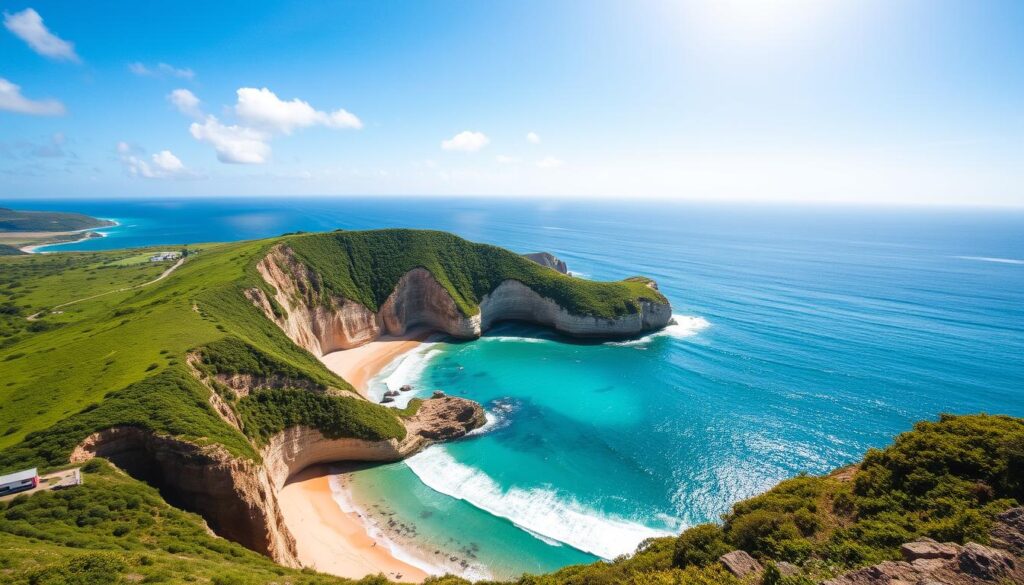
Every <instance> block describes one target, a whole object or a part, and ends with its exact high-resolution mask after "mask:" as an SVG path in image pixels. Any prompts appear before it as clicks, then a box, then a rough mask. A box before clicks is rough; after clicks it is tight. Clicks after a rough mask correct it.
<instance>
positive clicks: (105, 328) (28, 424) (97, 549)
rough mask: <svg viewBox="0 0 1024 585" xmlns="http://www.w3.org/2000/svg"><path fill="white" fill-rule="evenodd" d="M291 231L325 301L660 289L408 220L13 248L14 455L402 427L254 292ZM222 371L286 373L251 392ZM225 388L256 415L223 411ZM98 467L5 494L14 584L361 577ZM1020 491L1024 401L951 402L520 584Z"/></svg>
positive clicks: (586, 304) (796, 545) (642, 571)
mask: <svg viewBox="0 0 1024 585" xmlns="http://www.w3.org/2000/svg"><path fill="white" fill-rule="evenodd" d="M275 246H287V247H288V248H290V249H291V250H292V252H293V254H294V255H295V257H296V258H298V259H300V260H302V261H303V262H304V263H306V264H307V266H308V267H309V268H310V269H311V270H313V271H314V272H315V273H316V275H317V278H316V279H315V281H316V282H317V283H318V284H317V286H318V287H319V288H318V290H317V293H318V295H319V298H320V299H321V302H323V303H330V302H331V298H332V297H335V296H343V297H346V298H350V299H353V300H356V301H358V302H361V303H363V304H365V305H366V306H367V307H369V308H371V309H376V308H377V307H379V306H380V304H381V303H382V302H383V301H384V299H385V298H386V297H387V295H388V294H389V293H390V291H391V290H392V289H393V288H394V286H395V284H396V283H397V281H398V279H399V278H401V276H402V275H403V274H404V273H405V272H407V271H408V270H409V269H411V268H414V267H423V268H426V269H427V270H429V271H430V272H431V273H432V274H434V276H435V277H436V278H437V280H438V281H439V282H440V283H441V285H442V286H443V287H445V289H446V290H448V291H449V292H450V293H451V294H452V297H453V298H454V299H455V300H456V303H457V305H458V306H459V308H460V310H462V311H463V312H464V313H465V314H467V315H471V314H474V313H475V312H476V311H478V309H479V303H480V301H481V299H482V297H483V295H484V294H486V293H487V292H489V291H490V290H493V288H494V287H495V286H497V284H498V283H499V282H501V280H504V279H506V278H515V279H518V280H520V281H522V282H524V283H526V284H528V285H529V286H531V287H533V288H534V289H535V290H537V291H538V292H540V293H541V294H543V295H544V296H547V297H549V298H553V299H556V300H558V301H559V302H560V303H561V304H562V305H563V306H565V307H566V308H568V309H569V310H570V311H572V312H575V313H577V314H590V315H596V316H617V315H622V314H627V313H630V312H632V311H635V310H636V309H637V306H638V304H639V302H640V301H641V300H642V299H661V298H663V297H661V295H660V293H658V292H657V291H656V290H654V289H652V288H651V287H649V286H648V281H646V280H645V279H643V278H631V279H627V280H625V281H619V282H613V283H597V282H590V281H585V280H580V279H574V278H572V277H568V276H565V275H561V274H559V273H557V272H556V271H554V270H550V269H547V268H543V267H541V266H538V265H536V264H534V263H532V262H530V261H529V260H526V259H524V258H522V257H520V256H518V255H516V254H514V253H512V252H508V251H506V250H502V249H500V248H496V247H494V246H486V245H482V244H474V243H471V242H467V241H466V240H462V239H461V238H457V237H455V236H452V235H450V234H445V233H441V232H427V231H412V230H378V231H369V232H331V233H327V234H295V235H289V236H282V237H279V238H272V239H268V240H260V241H252V242H238V243H230V244H206V245H199V246H191V247H189V255H188V256H187V258H186V261H185V262H184V263H183V264H182V265H181V266H180V267H179V268H177V269H176V270H175V271H174V272H173V273H171V274H170V275H169V276H167V277H166V278H163V279H161V280H156V279H158V277H160V275H161V274H162V273H164V272H165V271H166V270H167V269H168V268H169V267H170V266H171V264H172V262H149V260H148V256H149V254H148V252H149V251H150V250H145V249H143V250H130V251H114V252H89V253H66V254H53V255H42V256H40V255H31V256H4V257H0V373H2V375H0V473H3V472H7V471H11V470H14V469H19V468H23V467H28V466H39V467H41V468H44V469H56V468H60V467H62V466H66V465H67V463H68V458H69V455H70V453H71V451H72V450H73V448H74V446H75V445H77V444H78V443H79V442H80V441H81V440H82V439H84V438H85V437H86V436H88V435H89V434H91V433H93V432H96V431H99V430H103V429H106V428H110V427H112V426H119V425H127V426H133V427H139V428H143V429H148V430H150V431H153V432H155V433H158V434H161V435H167V436H173V437H178V438H180V439H184V440H187V441H190V442H192V443H195V444H199V445H214V446H218V447H219V448H222V449H224V450H226V451H227V452H229V453H231V454H232V455H234V456H235V457H240V458H245V459H250V460H258V459H259V455H258V452H259V447H260V446H262V445H263V444H264V443H265V442H266V440H267V438H268V437H269V436H271V435H273V434H274V433H276V432H278V431H280V430H282V429H284V428H287V427H289V426H293V425H299V424H302V425H309V426H313V427H316V428H318V429H320V430H321V431H322V432H323V433H324V434H325V435H327V436H329V437H359V438H366V439H379V438H390V437H395V438H400V437H402V436H403V435H404V433H405V429H404V426H403V425H402V424H401V423H400V421H399V419H398V416H400V415H401V413H396V412H395V411H393V410H390V409H386V408H384V407H381V406H379V405H376V404H371V403H369V402H366V401H364V400H362V399H361V398H358V397H357V396H356V395H355V394H354V393H353V392H352V388H351V386H350V385H349V384H348V383H347V382H346V381H345V380H343V379H341V378H339V377H338V376H336V375H335V374H333V373H332V372H330V371H329V370H327V369H326V368H325V367H324V366H323V365H322V364H321V363H320V361H319V360H317V359H316V358H315V357H314V356H313V355H311V354H310V353H308V352H307V351H305V350H304V349H302V348H300V347H298V346H297V345H295V344H294V343H292V342H291V340H289V339H288V338H287V337H286V336H285V335H284V333H283V332H282V331H281V330H280V329H279V328H278V327H277V326H276V325H275V324H274V323H272V322H271V321H270V320H269V319H267V318H266V317H265V316H264V315H263V314H262V312H261V311H260V310H259V309H258V308H256V307H255V306H254V305H253V303H252V302H250V301H249V300H248V298H247V297H246V296H245V291H246V290H248V289H252V288H254V287H258V288H261V289H263V290H265V291H267V292H273V291H272V290H270V289H269V285H268V284H266V283H265V282H264V281H263V280H262V279H261V278H260V276H259V274H258V272H257V269H256V265H257V263H258V262H259V261H260V260H261V259H263V258H264V257H265V256H266V255H267V254H268V253H269V252H270V251H271V249H272V248H274V247H275ZM217 374H224V375H233V374H248V375H251V376H254V377H263V378H270V377H274V378H275V379H277V380H284V381H285V382H284V383H281V384H278V385H277V387H274V388H263V389H258V390H255V391H253V392H252V393H250V394H249V395H247V396H244V397H240V396H237V395H236V394H235V393H234V392H233V391H232V390H231V389H230V388H228V387H226V386H224V385H222V384H219V383H217V382H216V379H215V378H216V375H217ZM211 388H212V390H211ZM211 391H214V392H217V393H218V394H219V395H220V397H221V398H223V399H224V401H225V402H226V403H228V404H229V405H230V406H231V408H232V409H233V410H234V412H235V414H236V415H237V417H238V419H239V420H240V421H241V422H242V425H241V430H239V429H236V428H234V427H233V426H231V425H229V424H227V423H225V422H224V421H223V420H222V419H221V418H220V417H219V416H218V414H217V413H216V412H215V411H214V409H213V407H212V406H211V405H210V393H211ZM85 472H86V473H85V476H86V481H85V484H84V485H83V486H80V487H77V488H74V489H69V490H66V491H61V492H44V493H39V494H35V495H32V496H31V497H27V496H19V497H17V498H15V499H14V500H11V501H8V502H0V582H4V583H8V582H9V583H14V584H18V585H29V584H31V585H58V584H71V583H74V584H83V585H88V584H93V583H95V584H100V583H103V584H107V583H129V582H144V583H202V584H206V583H210V584H216V585H256V584H261V585H262V584H266V585H270V584H272V583H275V584H281V585H284V584H294V585H298V584H308V585H314V584H322V583H323V584H326V583H349V582H350V581H348V580H345V579H337V578H333V577H328V576H324V575H317V574H314V573H312V572H309V571H297V570H293V569H288V568H284V567H280V566H277V565H275V564H274V563H272V562H271V561H270V560H269V559H267V558H265V557H263V556H261V555H259V554H257V553H254V552H252V551H249V550H247V549H244V548H243V547H241V546H239V545H236V544H233V543H230V542H228V541H226V540H223V539H220V538H217V537H214V536H211V535H210V534H209V533H208V532H207V531H206V529H205V527H204V525H203V522H202V519H201V518H199V517H198V516H196V515H194V514H190V513H187V512H183V511H181V510H178V509H176V508H173V507H171V506H170V505H168V504H167V503H166V502H165V501H164V499H163V498H162V497H161V496H160V494H159V492H158V491H157V490H156V489H154V488H152V487H150V486H148V485H146V484H144V483H142V482H140V481H138V480H136V479H133V478H132V477H129V476H128V475H126V474H124V473H122V472H121V471H119V470H117V469H115V468H113V467H112V466H110V465H108V464H107V463H105V462H102V461H94V462H90V463H88V464H87V465H86V466H85ZM1021 501H1024V421H1022V420H1020V419H1013V418H1009V417H1000V416H985V415H976V416H963V417H954V416H946V417H943V418H942V419H941V420H939V421H936V422H924V423H920V424H918V425H917V426H916V427H915V429H914V430H913V431H910V432H908V433H906V434H904V435H901V436H900V437H898V438H897V440H896V442H895V443H894V444H893V445H892V446H890V447H888V448H886V449H883V450H879V451H874V450H873V451H870V452H868V453H867V455H866V456H865V458H864V461H863V462H861V464H860V465H859V466H857V467H855V468H851V469H848V470H845V471H843V472H841V473H837V474H834V475H831V476H825V477H812V476H801V477H796V478H793V479H791V480H787V481H785V482H782V483H780V484H779V485H778V486H776V487H775V488H773V489H772V490H770V491H769V492H767V493H766V494H763V495H761V496H758V497H755V498H752V499H750V500H747V501H744V502H740V503H738V504H736V506H735V507H734V509H733V511H732V512H731V513H730V514H728V515H727V516H726V517H725V518H724V519H723V523H722V524H720V525H717V524H716V525H704V526H698V527H694V528H691V529H689V530H688V531H686V532H684V533H683V534H682V535H681V536H679V537H670V538H661V539H655V540H651V541H649V542H647V543H645V544H644V545H643V546H642V547H641V550H640V551H638V553H637V554H635V555H633V556H631V557H628V558H623V559H619V560H616V561H615V562H613V563H596V564H593V565H585V566H577V567H568V568H565V569H563V570H561V571H558V572H556V573H553V574H550V575H543V576H535V577H524V578H523V579H521V580H520V581H518V582H519V583H522V584H523V585H528V584H536V585H541V584H544V585H547V584H551V585H561V584H575V583H579V584H583V583H587V584H591V583H595V584H603V583H608V584H611V583H636V584H638V585H639V584H661V583H665V584H668V583H696V584H707V585H713V584H714V585H733V584H737V585H738V584H739V583H740V581H738V580H737V579H736V578H734V577H732V576H731V575H729V574H727V573H725V572H724V571H723V570H722V569H721V567H720V566H719V565H718V563H717V562H716V559H717V557H718V555H720V554H722V552H725V551H727V550H732V549H736V548H739V549H743V550H746V551H748V552H750V553H751V554H753V555H755V556H756V557H758V558H760V559H761V560H762V561H766V562H776V561H787V562H790V563H794V564H796V565H798V566H800V567H802V570H803V576H801V577H799V578H797V577H787V578H786V579H789V580H790V581H787V583H788V585H797V584H799V583H807V582H809V581H807V579H808V578H811V577H813V578H815V579H818V578H824V577H827V576H831V575H834V574H837V573H838V572H841V571H842V570H844V569H847V568H850V567H857V566H863V565H866V564H870V563H873V562H877V561H879V560H884V559H894V558H897V557H898V548H899V545H900V544H901V543H903V542H905V541H907V540H911V539H912V538H913V537H916V536H921V535H924V536H931V537H933V538H936V539H940V540H952V541H957V542H963V541H966V540H975V541H979V542H985V540H986V539H987V529H988V527H989V526H990V525H991V523H992V519H993V517H994V515H995V514H997V513H999V512H1001V511H1002V510H1005V509H1007V508H1009V507H1010V506H1012V505H1014V504H1015V503H1017V502H1021ZM801 579H802V580H801ZM363 582H364V583H380V582H384V579H383V577H371V578H367V579H364V580H363ZM432 582H433V583H435V584H436V583H445V584H448V583H452V584H454V583H459V584H461V583H464V582H463V581H462V580H460V579H456V578H451V577H444V578H439V579H434V580H432Z"/></svg>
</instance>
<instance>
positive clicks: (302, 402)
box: [237, 389, 405, 443]
mask: <svg viewBox="0 0 1024 585" xmlns="http://www.w3.org/2000/svg"><path fill="white" fill-rule="evenodd" d="M237 408H238V413H239V414H240V415H241V416H242V420H243V421H244V422H245V431H246V434H248V435H249V436H250V437H252V438H253V439H255V440H257V441H258V442H260V443H263V442H265V441H266V440H267V439H268V438H269V437H270V436H271V435H273V434H275V433H279V432H281V431H283V430H284V429H286V428H288V427H294V426H299V425H302V426H309V427H314V428H317V429H319V430H320V432H321V433H323V434H324V436H325V437H328V438H331V439H337V438H341V437H347V438H355V439H365V440H368V441H380V440H383V439H392V438H395V439H403V438H405V427H404V426H402V423H400V422H398V420H397V419H396V418H395V416H394V414H392V413H391V412H388V411H385V410H384V409H383V408H381V407H379V406H377V405H375V404H373V403H371V402H367V401H365V400H362V399H359V398H353V397H347V396H346V397H341V396H329V395H326V394H315V393H312V392H306V391H303V390H281V389H273V390H261V391H259V392H254V393H252V394H250V395H249V396H246V397H245V398H242V399H241V400H239V401H238V407H237Z"/></svg>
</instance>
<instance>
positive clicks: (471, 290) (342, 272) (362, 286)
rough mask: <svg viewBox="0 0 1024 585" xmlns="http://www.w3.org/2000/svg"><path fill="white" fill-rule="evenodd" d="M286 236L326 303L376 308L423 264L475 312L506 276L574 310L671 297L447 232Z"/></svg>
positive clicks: (634, 308)
mask: <svg viewBox="0 0 1024 585" xmlns="http://www.w3.org/2000/svg"><path fill="white" fill-rule="evenodd" d="M284 241H285V242H286V243H287V245H288V246H289V247H290V248H291V249H292V250H293V251H294V252H295V255H296V256H297V257H298V258H299V259H300V260H302V261H303V263H305V264H306V265H307V266H310V267H312V268H313V269H314V270H316V273H317V276H318V278H317V279H316V280H315V281H314V282H313V283H311V284H312V285H313V286H314V287H315V289H314V292H315V293H316V294H318V295H319V297H320V299H321V302H323V303H325V304H326V303H328V302H330V298H331V297H332V296H340V297H344V298H347V299H353V300H356V301H359V302H360V303H362V304H363V305H365V306H367V307H369V308H370V309H372V310H373V311H377V310H378V309H379V308H380V306H381V305H382V304H383V303H384V301H385V300H386V299H387V297H388V295H390V294H391V291H393V290H394V288H395V285H396V284H398V280H399V279H400V278H401V277H402V276H403V275H404V274H405V273H406V272H408V271H410V270H412V269H413V268H417V267H422V268H426V269H427V270H429V271H430V273H431V274H433V275H434V278H436V279H437V281H438V282H439V283H440V284H441V286H443V287H444V288H445V290H447V291H448V293H449V294H451V296H452V298H453V299H455V303H456V304H457V305H458V307H459V309H460V310H461V311H462V313H463V314H464V315H467V316H469V315H474V314H476V313H477V312H478V310H479V303H480V301H481V299H483V297H484V295H486V294H487V293H489V292H491V291H492V290H494V289H495V288H496V287H497V286H498V285H499V284H501V282H502V281H504V280H507V279H514V280H518V281H520V282H522V283H523V284H525V285H527V286H529V287H530V288H532V289H533V290H535V291H537V292H538V293H539V294H540V295H541V296H544V297H547V298H550V299H553V300H555V301H557V302H558V304H559V305H561V306H562V307H565V308H566V309H567V310H568V311H569V312H570V313H572V314H574V315H594V316H597V317H606V318H613V317H620V316H623V315H628V314H633V313H636V312H638V310H639V306H640V305H639V303H640V300H642V299H650V300H656V301H659V302H667V301H665V298H664V297H663V296H662V295H661V293H659V292H658V291H656V290H653V289H651V288H650V287H648V286H647V284H646V282H645V281H637V280H625V281H619V282H594V281H590V280H584V279H581V278H573V277H570V276H566V275H563V274H559V273H558V272H556V271H553V270H550V269H548V268H545V267H543V266H541V265H539V264H537V263H535V262H533V261H531V260H528V259H526V258H524V257H522V256H520V255H519V254H515V253H513V252H510V251H508V250H505V249H503V248H498V247H497V246H490V245H487V244H476V243H473V242H469V241H467V240H464V239H462V238H460V237H458V236H455V235H452V234H449V233H445V232H435V231H426V230H372V231H363V232H343V231H338V232H333V233H330V234H309V235H298V236H291V237H288V238H285V240H284Z"/></svg>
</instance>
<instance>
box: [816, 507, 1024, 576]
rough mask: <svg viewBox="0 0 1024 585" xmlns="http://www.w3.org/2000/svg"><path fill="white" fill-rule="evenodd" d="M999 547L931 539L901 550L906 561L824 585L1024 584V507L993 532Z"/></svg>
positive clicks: (1001, 521) (1009, 514) (1001, 519)
mask: <svg viewBox="0 0 1024 585" xmlns="http://www.w3.org/2000/svg"><path fill="white" fill-rule="evenodd" d="M990 537H991V542H992V545H993V546H985V545H981V544H978V543H976V542H969V543H967V544H965V545H959V544H955V543H949V542H947V543H940V542H935V541H934V540H931V539H927V538H925V539H920V540H917V541H915V542H908V543H906V544H904V545H903V546H902V547H901V548H900V552H901V554H902V555H903V558H904V560H903V561H886V562H883V563H880V564H877V565H873V566H870V567H864V568H863V569H858V570H856V571H851V572H849V573H846V574H845V575H842V576H840V577H836V578H835V579H831V580H829V581H825V582H824V583H823V585H897V584H908V585H910V584H913V585H917V584H921V585H925V584H932V583H941V584H943V585H1001V584H1003V583H1024V557H1022V556H1021V555H1020V548H1019V545H1020V544H1021V542H1022V539H1024V507H1020V508H1013V509H1011V510H1008V511H1006V512H1004V513H1003V514H1001V515H1000V516H999V517H998V518H997V521H996V523H995V525H994V526H993V528H992V530H991V532H990Z"/></svg>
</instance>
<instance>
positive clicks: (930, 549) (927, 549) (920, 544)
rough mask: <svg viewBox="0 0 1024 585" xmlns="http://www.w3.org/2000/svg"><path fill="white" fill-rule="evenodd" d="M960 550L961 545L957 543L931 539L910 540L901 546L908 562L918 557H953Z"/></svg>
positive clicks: (901, 550)
mask: <svg viewBox="0 0 1024 585" xmlns="http://www.w3.org/2000/svg"><path fill="white" fill-rule="evenodd" d="M958 552H960V546H959V545H957V544H953V543H948V542H947V543H942V542H935V541H934V540H931V539H928V540H924V539H922V540H918V541H915V542H908V543H905V544H904V545H903V546H901V547H900V554H902V555H903V560H905V561H907V562H912V561H916V560H918V559H951V558H953V557H955V556H956V555H957V553H958Z"/></svg>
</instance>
